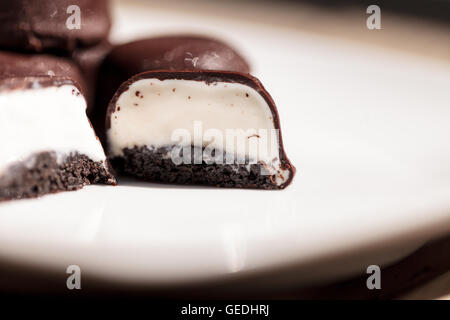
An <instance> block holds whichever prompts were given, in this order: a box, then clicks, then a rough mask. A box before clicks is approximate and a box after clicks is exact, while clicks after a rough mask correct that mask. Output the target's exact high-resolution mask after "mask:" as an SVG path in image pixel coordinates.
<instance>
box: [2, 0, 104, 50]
mask: <svg viewBox="0 0 450 320" xmlns="http://www.w3.org/2000/svg"><path fill="white" fill-rule="evenodd" d="M71 5H77V6H78V7H79V8H80V13H81V14H80V17H81V28H80V29H72V30H71V29H69V28H67V25H66V22H67V20H68V18H69V17H71V15H72V13H71V12H69V13H67V11H68V10H67V8H68V7H69V6H71ZM110 27H111V22H110V17H109V10H108V1H107V0H95V1H93V0H57V1H55V0H2V1H0V47H3V48H9V49H15V50H24V51H32V52H48V51H66V52H67V51H72V50H74V49H75V48H77V47H87V46H91V45H95V44H97V43H99V42H101V41H103V40H105V39H106V38H107V37H108V34H109V30H110Z"/></svg>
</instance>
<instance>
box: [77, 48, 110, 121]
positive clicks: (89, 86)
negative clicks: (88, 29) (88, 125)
mask: <svg viewBox="0 0 450 320" xmlns="http://www.w3.org/2000/svg"><path fill="white" fill-rule="evenodd" d="M111 49H112V45H111V44H110V43H109V42H108V41H104V42H101V43H99V44H97V45H96V46H93V47H89V48H80V49H76V50H75V51H74V52H73V53H72V59H73V61H74V62H75V63H76V64H77V65H78V67H79V68H80V70H81V73H82V74H83V77H84V80H85V83H86V90H85V91H86V94H85V96H86V100H87V102H88V107H87V113H88V115H90V114H91V112H92V110H93V108H94V104H95V94H96V91H97V82H98V75H99V72H100V66H101V64H102V62H103V60H104V58H105V57H106V55H107V54H108V53H109V52H110V51H111Z"/></svg>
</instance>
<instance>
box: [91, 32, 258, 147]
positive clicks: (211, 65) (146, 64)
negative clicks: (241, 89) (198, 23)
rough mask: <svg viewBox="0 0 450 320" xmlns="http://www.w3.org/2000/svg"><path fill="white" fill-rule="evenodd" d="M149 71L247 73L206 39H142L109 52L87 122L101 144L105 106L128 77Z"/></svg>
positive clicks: (223, 47) (240, 61)
mask: <svg viewBox="0 0 450 320" xmlns="http://www.w3.org/2000/svg"><path fill="white" fill-rule="evenodd" d="M151 70H225V71H237V72H242V73H248V72H249V71H250V68H249V65H248V63H247V62H246V61H245V59H244V58H243V57H242V56H241V55H240V54H239V53H237V52H236V51H235V50H234V49H233V48H231V47H230V46H229V45H227V44H225V43H223V42H221V41H219V40H216V39H212V38H208V37H202V36H194V35H181V36H163V37H156V38H149V39H142V40H137V41H133V42H130V43H126V44H123V45H119V46H116V47H114V48H113V50H112V51H111V52H110V53H109V55H108V56H107V57H106V59H105V60H104V63H103V65H102V67H101V70H100V77H99V84H98V93H99V94H98V95H97V102H96V105H95V108H96V109H95V112H94V114H93V117H92V118H91V120H92V122H93V125H94V127H95V129H96V131H97V134H98V135H99V136H100V139H101V140H102V141H104V131H105V128H104V119H105V113H106V108H107V106H108V103H109V101H110V99H111V97H112V96H113V94H114V93H115V92H116V90H117V89H118V88H119V86H120V85H121V84H122V83H123V82H124V81H126V80H128V79H129V78H130V77H132V76H134V75H136V74H138V73H141V72H144V71H151Z"/></svg>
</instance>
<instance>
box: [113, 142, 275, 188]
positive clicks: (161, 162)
mask: <svg viewBox="0 0 450 320" xmlns="http://www.w3.org/2000/svg"><path fill="white" fill-rule="evenodd" d="M170 150H171V148H169V147H163V148H158V149H153V150H150V149H149V148H147V147H134V148H132V149H129V148H126V149H124V150H123V156H120V157H114V158H112V159H110V162H111V164H112V166H113V167H114V169H115V170H116V171H117V172H118V173H120V174H124V175H129V176H133V177H137V178H140V179H143V180H146V181H150V182H161V183H173V184H187V185H208V186H216V187H224V188H253V189H266V190H269V189H281V188H283V187H282V186H278V185H276V184H275V183H274V182H273V181H272V179H273V178H272V177H271V176H270V175H262V174H261V171H262V170H264V168H263V166H262V165H261V164H251V165H250V170H248V169H247V165H242V164H207V163H205V162H202V164H180V165H176V164H175V163H173V161H172V159H171V158H170V156H169V157H167V156H166V155H167V153H168V152H170ZM202 151H203V150H202ZM191 155H194V147H191ZM213 156H214V154H213ZM225 157H226V155H224V158H225ZM224 163H225V161H224Z"/></svg>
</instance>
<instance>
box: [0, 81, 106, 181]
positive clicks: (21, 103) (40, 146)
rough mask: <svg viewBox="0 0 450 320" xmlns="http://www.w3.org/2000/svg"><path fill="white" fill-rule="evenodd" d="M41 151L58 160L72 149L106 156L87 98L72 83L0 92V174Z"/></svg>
mask: <svg viewBox="0 0 450 320" xmlns="http://www.w3.org/2000/svg"><path fill="white" fill-rule="evenodd" d="M43 151H54V152H56V153H57V155H58V158H59V160H62V159H63V158H64V156H67V155H69V154H70V153H71V152H78V153H80V154H84V155H86V156H88V157H89V158H90V159H91V160H93V161H101V160H103V161H104V160H105V154H104V151H103V148H102V146H101V144H100V142H99V141H98V140H97V137H96V136H95V133H94V130H93V129H92V127H91V126H90V124H89V122H88V119H87V116H86V101H85V99H84V98H83V96H82V95H81V94H80V93H79V91H78V89H77V88H76V87H75V86H72V85H64V86H60V87H46V88H35V89H27V90H8V91H3V92H0V174H2V171H3V170H5V169H6V168H7V167H8V166H9V165H10V164H12V163H14V162H17V161H24V160H26V159H27V158H28V157H29V156H31V155H33V154H35V153H38V152H43Z"/></svg>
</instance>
